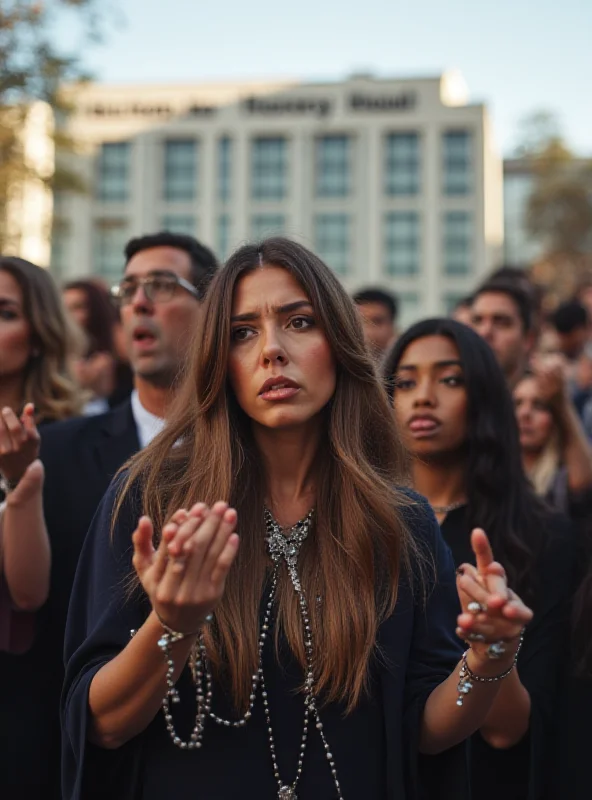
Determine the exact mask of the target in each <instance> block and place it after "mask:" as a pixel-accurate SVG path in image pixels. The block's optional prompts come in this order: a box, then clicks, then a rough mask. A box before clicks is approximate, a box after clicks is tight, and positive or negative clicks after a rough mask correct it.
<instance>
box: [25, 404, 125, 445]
mask: <svg viewBox="0 0 592 800" xmlns="http://www.w3.org/2000/svg"><path fill="white" fill-rule="evenodd" d="M112 414H113V412H112V411H105V412H104V413H103V414H96V415H93V416H88V417H84V416H83V417H72V419H65V420H61V421H60V422H49V423H47V424H45V425H42V426H41V427H40V429H39V433H40V435H41V443H42V446H43V444H52V443H54V442H61V443H63V442H64V441H65V440H67V439H71V438H73V437H78V436H89V435H92V434H94V433H97V432H98V431H100V430H102V429H103V428H104V427H105V423H106V422H108V421H109V420H110V418H111V416H112Z"/></svg>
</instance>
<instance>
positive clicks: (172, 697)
mask: <svg viewBox="0 0 592 800" xmlns="http://www.w3.org/2000/svg"><path fill="white" fill-rule="evenodd" d="M313 513H314V511H313V510H311V511H310V512H309V513H308V514H307V516H306V517H304V519H302V520H300V522H297V523H296V524H295V525H293V526H292V527H290V528H282V527H281V526H280V525H279V524H278V523H277V522H276V520H275V519H274V518H273V515H272V514H271V512H270V511H269V510H268V509H267V508H266V509H265V528H266V534H267V535H266V538H265V541H266V544H267V549H268V552H269V555H270V557H271V559H272V561H273V565H274V566H273V572H272V575H271V589H270V593H269V598H268V600H267V604H266V606H265V612H264V616H263V623H262V625H261V631H260V634H259V642H258V656H259V658H258V665H257V671H256V672H255V674H254V675H253V680H252V685H251V693H250V697H249V707H248V709H247V711H246V712H245V713H244V714H243V716H242V717H241V718H240V719H237V720H227V719H223V718H221V717H218V716H217V715H216V714H214V712H213V711H212V694H213V689H212V687H213V680H212V673H211V669H210V664H209V660H208V656H207V650H206V645H205V639H204V636H203V633H200V634H199V635H198V638H197V642H196V646H195V650H194V653H193V657H192V659H191V666H192V671H193V678H194V681H195V686H196V699H197V712H196V717H195V725H194V728H193V731H192V733H191V736H190V738H189V740H188V741H183V740H182V739H181V738H180V737H179V736H177V734H176V731H175V726H174V723H173V717H172V714H171V708H170V702H171V701H172V702H173V703H178V702H179V695H178V692H177V690H176V688H175V687H174V685H169V688H168V691H167V694H166V696H165V698H164V700H163V711H164V716H165V722H166V726H167V730H168V732H169V735H170V736H171V739H172V740H173V743H174V744H175V745H176V746H177V747H180V748H181V749H182V750H187V749H188V750H193V749H199V748H201V747H202V744H203V735H204V730H205V725H206V721H207V720H208V719H209V720H211V721H213V722H214V723H215V724H216V725H223V726H225V727H227V728H243V727H245V725H246V724H247V723H248V721H249V720H250V719H251V717H252V715H253V707H254V705H255V701H256V699H257V693H258V691H259V689H260V690H261V698H262V701H263V711H264V714H265V722H266V725H267V736H268V743H269V752H270V755H271V765H272V769H273V774H274V777H275V779H276V782H277V787H278V795H277V796H278V800H297V797H298V796H297V794H296V790H297V788H298V782H299V780H300V777H301V775H302V770H303V765H304V754H305V752H306V745H307V742H308V736H309V728H310V725H311V723H312V722H314V724H315V728H316V730H317V731H318V732H319V735H320V737H321V741H322V745H323V749H324V751H325V757H326V759H327V762H328V766H329V769H330V770H331V776H332V778H333V782H334V784H335V789H336V790H337V797H338V798H339V800H343V794H342V792H341V786H340V784H339V780H338V777H337V769H336V766H335V761H334V759H333V754H332V753H331V748H330V746H329V744H328V742H327V738H326V736H325V732H324V730H323V723H322V721H321V717H320V713H319V710H318V708H317V701H316V697H315V678H314V661H313V657H314V645H313V640H312V627H311V624H310V616H309V613H308V604H307V602H306V596H305V594H304V591H303V589H302V584H301V582H300V577H299V575H298V569H297V565H298V556H299V554H300V549H301V547H302V544H303V542H304V541H305V539H306V537H307V536H308V533H309V530H310V525H311V521H312V518H313ZM283 561H285V562H286V566H287V568H288V575H289V577H290V581H291V583H292V587H293V589H294V591H295V592H296V595H297V597H298V605H299V608H300V615H301V617H302V624H303V627H304V649H305V653H306V673H305V674H306V677H305V681H304V721H303V727H302V736H301V739H300V746H299V750H298V763H297V766H296V776H295V778H294V780H293V781H292V783H285V782H284V781H283V780H282V778H281V776H280V772H279V765H278V761H277V756H276V744H275V736H274V732H273V726H272V721H271V708H270V705H269V697H268V693H267V689H266V686H265V676H264V674H263V648H264V646H265V642H266V640H267V638H268V636H269V633H270V627H271V625H270V623H271V616H272V611H273V606H274V603H275V598H276V593H277V586H278V580H279V574H280V568H281V565H282V562H283ZM169 669H170V667H169ZM171 684H172V681H171Z"/></svg>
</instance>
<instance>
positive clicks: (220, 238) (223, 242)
mask: <svg viewBox="0 0 592 800" xmlns="http://www.w3.org/2000/svg"><path fill="white" fill-rule="evenodd" d="M216 229H217V230H216V248H217V250H218V257H219V258H220V259H221V260H222V261H226V259H227V258H228V256H229V255H230V235H231V230H232V220H231V218H230V214H220V216H219V217H218V221H217V223H216Z"/></svg>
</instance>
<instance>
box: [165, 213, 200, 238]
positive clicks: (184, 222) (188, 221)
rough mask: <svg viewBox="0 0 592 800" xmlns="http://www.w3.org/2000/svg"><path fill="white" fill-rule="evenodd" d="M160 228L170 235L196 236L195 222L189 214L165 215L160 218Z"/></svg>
mask: <svg viewBox="0 0 592 800" xmlns="http://www.w3.org/2000/svg"><path fill="white" fill-rule="evenodd" d="M160 227H161V229H162V230H163V231H170V232H171V233H184V234H187V235H188V236H197V220H196V218H195V217H194V216H192V215H191V214H165V215H164V216H163V217H161V220H160Z"/></svg>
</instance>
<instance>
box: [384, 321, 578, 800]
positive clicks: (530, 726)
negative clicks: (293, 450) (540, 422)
mask: <svg viewBox="0 0 592 800" xmlns="http://www.w3.org/2000/svg"><path fill="white" fill-rule="evenodd" d="M385 377H386V379H387V381H388V385H389V389H390V391H391V392H392V395H393V399H394V407H395V413H396V417H397V420H398V423H399V428H400V430H401V432H402V435H403V436H404V438H405V441H406V443H407V445H408V447H409V449H410V451H411V454H412V457H413V461H412V476H413V487H414V488H415V489H416V490H417V491H418V492H420V493H421V494H423V495H425V496H426V497H427V499H428V501H429V502H430V504H431V506H432V508H433V510H434V512H435V513H436V516H437V518H438V520H439V522H440V524H441V528H442V533H443V535H444V539H445V540H446V542H447V544H448V545H449V547H450V548H451V550H452V554H453V557H454V560H455V562H456V564H461V563H462V562H464V561H470V560H472V558H471V550H470V532H471V530H472V529H473V528H475V527H481V528H484V529H485V530H486V531H487V533H488V535H489V538H490V540H491V543H492V547H493V549H494V551H495V553H496V556H497V558H498V559H499V560H500V561H501V562H502V563H503V564H504V567H505V569H506V572H507V574H508V579H509V582H510V584H511V585H512V586H513V587H514V588H515V589H516V590H517V591H518V592H520V594H521V596H523V597H526V598H528V601H529V602H530V603H531V604H532V607H533V609H534V611H535V620H534V622H533V623H532V625H530V626H528V627H527V628H526V631H525V635H524V645H523V648H522V651H521V652H520V655H519V658H518V669H517V671H515V672H514V673H512V675H511V676H510V677H509V679H508V680H507V681H506V682H505V684H504V686H503V687H502V690H501V691H500V693H499V694H498V696H497V698H496V700H495V703H494V705H493V707H492V709H491V711H490V712H489V714H488V716H487V718H486V720H485V722H484V724H483V725H481V726H480V729H479V732H478V733H477V734H475V735H474V736H473V737H472V740H471V773H472V783H473V791H474V796H475V797H479V798H480V800H484V798H492V800H494V798H499V797H504V798H505V800H509V799H510V798H512V800H526V798H528V800H535V798H542V797H543V793H544V791H545V788H546V787H545V783H546V773H545V769H546V767H547V766H548V764H549V759H548V756H549V750H550V748H549V743H550V740H551V732H552V728H553V724H554V722H555V720H554V714H555V712H556V709H557V701H558V699H559V691H558V690H559V686H558V684H559V676H560V670H561V667H562V666H563V664H564V661H565V659H566V656H565V650H564V644H566V641H567V634H568V630H569V622H568V617H567V611H568V609H567V605H568V597H569V591H570V583H571V573H572V565H573V546H572V541H571V537H570V531H569V528H568V523H567V521H566V520H563V519H562V518H558V517H553V516H552V515H551V513H550V512H549V511H548V510H547V509H546V507H545V506H544V504H543V502H542V500H539V498H538V497H537V496H536V494H535V492H534V489H533V488H532V487H531V485H530V483H529V481H528V479H527V477H526V475H525V473H524V470H523V467H522V456H521V451H520V443H519V437H518V429H517V424H516V419H515V415H514V407H513V402H512V398H511V395H510V393H509V390H508V388H507V385H506V381H505V379H504V376H503V374H502V372H501V370H500V368H499V366H498V364H497V361H496V359H495V356H494V354H493V352H492V351H491V349H490V348H489V346H488V345H487V344H486V343H485V341H484V340H483V339H482V338H481V337H480V336H478V335H477V334H476V333H475V332H474V331H472V330H471V329H469V328H468V327H466V326H464V325H461V324H459V323H457V322H454V321H452V320H444V319H433V320H427V321H424V322H420V323H418V324H416V325H414V326H413V327H411V328H410V329H409V330H408V331H406V333H404V334H403V336H402V337H401V338H400V339H399V341H398V342H397V343H396V345H395V347H394V349H393V350H392V352H391V353H390V355H389V357H388V359H387V362H386V365H385ZM566 526H567V527H566Z"/></svg>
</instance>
